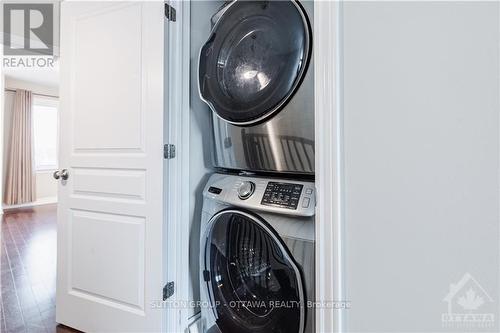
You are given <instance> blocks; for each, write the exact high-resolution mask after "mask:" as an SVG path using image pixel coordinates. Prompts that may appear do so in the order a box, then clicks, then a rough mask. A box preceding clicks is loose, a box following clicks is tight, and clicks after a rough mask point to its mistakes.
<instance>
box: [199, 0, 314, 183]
mask: <svg viewBox="0 0 500 333" xmlns="http://www.w3.org/2000/svg"><path fill="white" fill-rule="evenodd" d="M312 18H313V2H312V1H301V2H298V1H244V0H236V1H230V2H228V3H226V4H225V5H224V6H223V7H222V8H220V10H219V11H218V12H217V13H215V15H214V16H213V17H212V31H211V33H210V36H209V38H208V40H207V42H206V43H205V44H204V45H203V46H202V48H201V50H200V57H199V66H198V70H199V71H198V84H199V93H200V97H201V99H202V100H203V101H204V102H205V103H206V104H208V106H209V107H210V109H211V110H212V111H213V129H214V138H215V166H216V167H218V168H221V169H233V170H246V171H254V172H272V173H285V174H305V175H312V174H314V83H313V66H312V30H311V26H312Z"/></svg>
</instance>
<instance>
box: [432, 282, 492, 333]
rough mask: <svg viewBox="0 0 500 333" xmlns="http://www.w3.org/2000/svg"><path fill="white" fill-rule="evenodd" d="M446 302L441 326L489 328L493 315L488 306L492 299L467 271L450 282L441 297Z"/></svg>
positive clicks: (490, 305)
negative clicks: (445, 293)
mask: <svg viewBox="0 0 500 333" xmlns="http://www.w3.org/2000/svg"><path fill="white" fill-rule="evenodd" d="M443 302H447V303H448V312H446V313H443V314H442V315H441V321H442V323H443V327H448V328H451V327H453V328H464V329H470V328H491V327H493V326H494V323H495V315H494V312H493V311H490V308H491V307H492V306H493V305H494V301H493V299H492V298H491V297H490V295H489V294H488V293H487V292H486V291H485V290H484V288H483V287H482V286H481V285H480V284H479V283H478V282H477V280H476V279H474V278H473V277H472V275H470V274H469V273H465V275H464V276H463V277H462V278H461V279H460V281H458V282H457V283H451V284H450V289H449V292H448V294H447V295H446V296H445V298H444V299H443Z"/></svg>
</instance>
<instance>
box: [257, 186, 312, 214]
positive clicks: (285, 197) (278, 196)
mask: <svg viewBox="0 0 500 333" xmlns="http://www.w3.org/2000/svg"><path fill="white" fill-rule="evenodd" d="M303 188H304V185H302V184H293V183H278V182H268V183H267V186H266V190H265V191H264V196H263V197H262V201H261V202H260V203H261V204H262V205H268V206H275V207H281V208H288V209H297V206H298V204H299V199H300V195H301V194H302V189H303Z"/></svg>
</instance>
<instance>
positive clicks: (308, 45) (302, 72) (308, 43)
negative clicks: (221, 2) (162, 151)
mask: <svg viewBox="0 0 500 333" xmlns="http://www.w3.org/2000/svg"><path fill="white" fill-rule="evenodd" d="M238 1H245V0H233V2H231V3H230V4H229V5H227V6H226V7H224V8H223V9H222V10H223V11H224V12H225V11H227V10H228V9H229V8H230V7H231V6H232V5H234V4H235V3H236V2H238ZM290 1H291V2H292V3H293V4H294V5H295V7H296V8H297V11H298V12H299V13H300V16H301V17H302V22H303V23H304V26H305V27H308V30H309V29H310V28H311V27H309V22H308V20H307V17H306V16H305V15H306V14H305V9H303V8H302V7H301V6H300V5H299V4H297V1H296V0H290ZM223 16H224V14H222V15H221V16H220V17H219V19H218V20H217V22H216V23H215V24H214V26H213V27H212V30H211V31H210V35H209V37H208V38H207V40H206V41H205V43H203V45H202V46H201V47H200V51H199V52H198V68H197V80H198V95H199V96H200V99H201V100H202V101H203V102H205V103H206V104H207V105H208V106H209V107H210V109H211V110H212V112H213V113H214V114H215V115H216V116H217V117H219V118H220V119H221V120H223V121H225V122H228V123H230V124H233V125H238V126H248V125H253V124H256V123H258V122H261V121H263V120H264V119H268V118H271V117H273V116H274V115H275V114H276V113H277V112H279V110H281V108H282V107H283V106H284V105H285V104H286V103H288V102H289V101H290V98H291V97H292V95H293V94H294V92H295V91H296V90H297V88H298V86H299V83H300V82H301V80H300V78H302V77H303V76H304V75H305V72H306V69H307V68H308V64H306V66H303V67H302V69H301V70H300V73H299V75H298V78H299V79H298V80H296V81H295V83H294V84H293V86H292V88H291V89H290V90H289V91H288V94H287V95H286V96H285V98H283V100H282V101H281V102H280V103H279V104H278V105H277V106H275V107H274V108H273V109H272V110H271V111H270V112H268V113H266V114H265V115H263V116H261V117H259V118H257V119H254V120H251V121H246V122H235V121H230V120H227V119H224V118H222V117H221V116H219V114H218V113H217V112H216V111H215V108H214V106H213V105H212V103H210V102H209V101H208V100H206V99H205V98H203V96H202V94H201V87H200V61H201V50H202V49H203V47H204V46H205V44H206V43H207V42H208V41H209V40H210V38H211V37H212V35H213V34H214V32H215V30H216V29H217V26H218V25H219V22H220V20H221V18H222V17H223ZM305 53H306V54H307V55H309V58H310V53H311V41H310V33H309V31H308V33H307V34H306V52H305ZM308 60H310V59H308Z"/></svg>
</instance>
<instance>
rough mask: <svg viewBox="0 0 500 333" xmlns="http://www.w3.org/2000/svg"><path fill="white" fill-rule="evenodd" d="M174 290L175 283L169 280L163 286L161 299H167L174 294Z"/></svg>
mask: <svg viewBox="0 0 500 333" xmlns="http://www.w3.org/2000/svg"><path fill="white" fill-rule="evenodd" d="M174 291H175V285H174V281H170V282H169V283H167V284H166V285H165V287H163V300H164V301H166V300H167V299H169V298H170V296H172V295H173V294H174Z"/></svg>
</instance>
